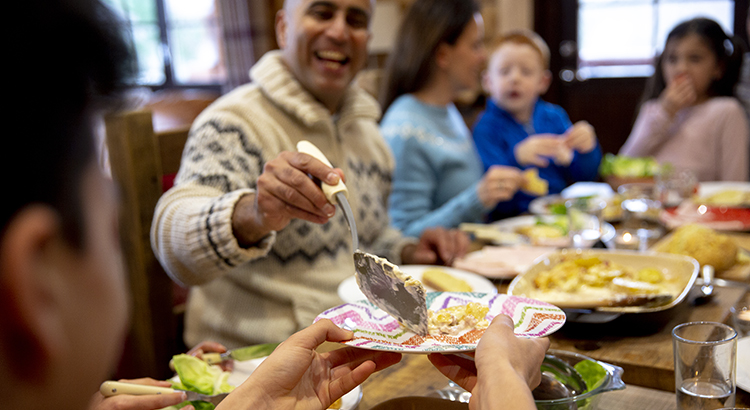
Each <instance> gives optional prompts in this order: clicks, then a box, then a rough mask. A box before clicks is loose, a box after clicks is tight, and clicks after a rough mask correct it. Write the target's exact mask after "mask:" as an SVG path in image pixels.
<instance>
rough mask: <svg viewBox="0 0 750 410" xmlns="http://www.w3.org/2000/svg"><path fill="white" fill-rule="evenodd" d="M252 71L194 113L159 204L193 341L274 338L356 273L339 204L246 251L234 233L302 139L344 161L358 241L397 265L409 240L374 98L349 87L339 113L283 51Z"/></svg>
mask: <svg viewBox="0 0 750 410" xmlns="http://www.w3.org/2000/svg"><path fill="white" fill-rule="evenodd" d="M250 75H251V78H252V80H253V82H252V83H251V84H248V85H245V86H242V87H240V88H238V89H236V90H234V91H232V92H231V93H229V94H227V95H226V96H224V97H222V98H220V99H219V100H217V101H216V102H215V103H214V104H213V105H211V106H210V107H209V108H208V109H206V110H205V111H204V112H203V113H202V114H201V115H200V116H199V117H198V118H197V119H196V121H195V123H194V124H193V127H192V129H191V132H190V138H189V140H188V142H187V145H186V147H185V151H184V153H183V157H182V164H181V167H180V171H179V173H178V174H177V178H176V180H175V186H174V187H173V188H172V189H170V190H169V191H168V192H166V193H165V194H164V195H163V196H162V198H161V199H160V201H159V203H158V205H157V207H156V214H155V216H154V222H153V227H152V231H151V241H152V244H153V247H154V251H155V252H156V255H157V257H158V258H159V260H160V261H161V263H162V265H163V266H164V267H165V268H166V269H167V271H168V272H169V274H170V276H171V277H172V278H173V279H174V280H176V281H178V282H180V283H182V284H185V285H190V286H192V288H191V291H190V297H189V299H188V307H187V314H186V330H185V339H186V342H187V343H188V345H195V344H197V343H198V342H200V341H202V340H207V339H211V340H216V341H219V342H221V343H224V344H225V345H226V346H227V347H237V346H242V345H248V344H254V343H263V342H272V341H276V342H278V341H281V340H284V339H285V338H287V337H288V336H289V335H291V334H292V333H294V332H295V331H297V330H299V329H301V328H303V327H306V326H308V325H309V324H311V323H312V320H313V319H314V318H315V316H316V315H317V314H319V313H321V312H322V311H324V310H325V309H327V308H330V307H333V306H336V305H338V304H340V303H341V300H340V299H339V297H338V296H337V293H336V290H337V287H338V284H339V283H340V282H341V281H342V280H344V279H346V278H347V277H349V276H351V275H353V273H354V265H353V261H352V244H351V237H350V235H349V232H348V226H347V224H346V221H345V219H344V217H343V214H342V212H340V211H337V212H336V215H335V216H334V217H333V218H331V220H330V221H329V222H328V223H326V224H324V225H318V224H314V223H310V222H306V221H302V220H293V221H292V222H291V223H290V224H289V225H288V226H287V227H286V228H284V229H283V230H281V231H278V232H272V233H271V234H270V235H269V236H267V237H266V238H265V239H264V240H263V241H262V242H261V243H260V244H259V245H258V246H257V247H253V248H250V249H243V248H240V247H239V246H238V244H237V241H236V240H235V238H234V236H233V235H232V227H231V217H232V212H233V209H234V205H235V204H236V202H237V200H238V199H239V198H240V197H241V196H243V195H246V194H248V193H252V192H254V189H255V186H256V181H257V179H258V176H259V175H260V174H261V172H262V171H263V166H264V164H265V163H266V161H269V160H271V159H273V158H275V157H276V156H277V155H278V154H279V153H280V152H281V151H294V150H295V146H296V143H297V142H298V141H300V140H302V139H307V140H309V141H311V142H312V143H314V144H315V145H317V146H318V147H319V148H320V149H321V150H322V151H323V152H324V153H325V155H326V156H327V157H328V159H329V160H330V161H331V163H332V164H333V165H334V166H335V167H338V168H341V169H342V170H343V171H344V173H345V175H346V185H347V187H348V189H349V198H350V202H351V205H352V209H353V211H354V215H355V218H356V220H357V228H358V231H359V236H360V246H361V247H363V248H364V249H367V250H369V251H371V252H374V253H377V254H380V255H381V256H385V257H387V258H389V259H390V260H391V261H393V262H396V263H399V262H400V260H399V253H400V250H401V249H402V247H403V246H404V245H405V244H406V243H407V242H410V241H413V240H412V239H408V238H403V237H402V236H401V235H400V233H399V232H398V231H396V230H394V229H393V228H389V223H388V212H387V209H386V206H387V203H388V194H389V192H390V188H391V173H392V171H393V167H394V164H393V159H392V156H391V153H390V151H389V149H388V146H387V144H386V143H385V141H384V140H383V139H382V137H381V136H380V134H379V131H378V125H377V122H376V121H377V119H378V117H379V115H380V109H379V107H378V105H377V103H376V102H375V101H374V99H372V98H371V97H370V96H369V95H368V94H366V93H365V92H364V91H362V90H361V89H359V88H356V87H353V86H352V87H350V89H349V90H348V91H347V93H346V96H345V97H344V102H343V105H342V108H341V109H340V110H339V112H338V113H337V115H336V116H335V117H333V118H332V116H331V115H330V114H329V112H328V111H327V110H326V109H325V107H324V106H323V105H322V104H320V103H319V102H318V101H316V100H315V99H314V98H313V97H312V96H311V95H310V94H309V93H308V92H307V91H305V90H304V89H303V88H302V86H301V85H300V84H299V83H298V82H297V81H296V80H295V79H294V77H293V76H292V74H291V73H290V72H289V71H288V69H287V68H286V66H285V64H284V63H283V61H282V59H281V56H280V55H279V53H278V52H271V53H268V54H267V55H266V56H264V57H263V58H262V59H261V60H260V61H259V62H258V63H257V64H256V66H255V67H253V69H252V70H251V71H250Z"/></svg>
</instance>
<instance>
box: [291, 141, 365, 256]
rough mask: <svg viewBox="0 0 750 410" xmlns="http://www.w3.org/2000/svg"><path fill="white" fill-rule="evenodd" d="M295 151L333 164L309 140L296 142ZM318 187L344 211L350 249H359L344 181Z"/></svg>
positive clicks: (327, 163)
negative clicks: (350, 241) (349, 236)
mask: <svg viewBox="0 0 750 410" xmlns="http://www.w3.org/2000/svg"><path fill="white" fill-rule="evenodd" d="M297 151H299V152H302V153H305V154H307V155H310V156H311V157H313V158H315V159H317V160H318V161H320V162H322V163H324V164H326V165H328V166H329V167H331V168H333V165H331V162H330V161H328V158H326V156H325V155H324V154H323V152H321V151H320V149H318V147H316V146H315V145H314V144H313V143H311V142H310V141H304V140H303V141H300V142H298V143H297ZM320 188H321V189H322V190H323V193H324V194H325V195H326V198H327V199H328V201H329V202H331V203H338V204H339V208H341V210H342V211H343V212H344V217H345V218H346V223H348V224H349V232H351V234H352V250H357V249H359V237H358V236H357V225H356V223H355V222H354V213H353V212H352V207H351V206H350V205H349V200H348V199H347V197H348V195H349V191H348V190H347V189H346V185H344V181H342V180H341V179H339V183H338V184H336V185H329V184H326V183H321V184H320Z"/></svg>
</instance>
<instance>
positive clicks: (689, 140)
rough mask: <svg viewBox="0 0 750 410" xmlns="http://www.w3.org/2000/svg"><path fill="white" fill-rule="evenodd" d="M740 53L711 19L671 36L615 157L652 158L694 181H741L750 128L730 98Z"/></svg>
mask: <svg viewBox="0 0 750 410" xmlns="http://www.w3.org/2000/svg"><path fill="white" fill-rule="evenodd" d="M742 54H743V46H742V44H741V43H740V42H739V41H736V40H733V39H730V38H729V37H728V36H727V35H726V33H725V32H724V29H722V28H721V26H720V25H719V24H718V23H716V22H715V21H713V20H710V19H706V18H696V19H693V20H689V21H686V22H683V23H681V24H679V25H677V26H676V27H675V28H674V29H672V31H671V32H670V33H669V35H668V36H667V41H666V45H665V47H664V52H663V53H662V54H661V56H659V58H658V59H657V60H656V64H655V70H654V75H653V76H652V77H651V79H650V80H649V84H648V86H647V87H646V92H645V93H644V98H643V100H644V102H643V103H642V105H641V108H640V112H639V113H638V118H637V119H636V121H635V125H634V126H633V130H632V132H631V133H630V136H629V137H628V140H627V141H626V142H625V145H623V147H622V149H620V153H621V154H625V155H630V156H635V157H642V156H654V157H655V158H656V159H657V160H658V161H659V162H660V163H671V164H672V165H673V166H674V167H675V168H677V169H685V170H692V171H693V172H694V173H695V175H696V176H697V178H698V180H699V181H747V179H748V171H749V169H748V139H749V138H750V137H749V136H748V132H749V131H748V122H747V117H746V116H745V111H744V110H743V107H742V105H741V104H740V102H739V101H738V100H737V99H736V98H735V97H734V87H735V85H736V84H737V81H738V79H739V74H740V65H741V63H742Z"/></svg>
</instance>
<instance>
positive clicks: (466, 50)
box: [380, 0, 521, 236]
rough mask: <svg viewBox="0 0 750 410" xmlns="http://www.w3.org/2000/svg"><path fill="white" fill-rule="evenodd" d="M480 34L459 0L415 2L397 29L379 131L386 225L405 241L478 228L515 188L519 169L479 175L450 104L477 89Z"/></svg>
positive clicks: (474, 15) (471, 10)
mask: <svg viewBox="0 0 750 410" xmlns="http://www.w3.org/2000/svg"><path fill="white" fill-rule="evenodd" d="M483 35H484V27H483V23H482V17H481V15H480V14H479V7H478V5H477V4H476V3H475V2H474V1H465V0H417V1H416V2H414V4H413V5H412V7H411V8H410V9H409V12H408V13H407V15H406V17H405V18H404V24H402V26H401V28H400V31H399V35H398V37H397V38H398V42H397V44H396V46H395V49H394V50H393V52H392V53H391V57H390V59H389V61H388V63H387V67H386V73H385V78H384V89H383V90H382V92H381V96H382V99H381V103H382V105H383V109H384V110H385V115H384V116H383V119H382V121H381V123H380V129H381V132H382V133H383V136H384V137H385V138H386V140H387V141H388V143H389V144H390V146H391V148H392V150H393V154H394V156H395V158H396V170H395V172H394V174H393V191H392V194H391V196H390V199H389V212H390V217H391V222H392V223H393V224H394V225H395V226H396V227H397V228H399V229H401V230H402V231H403V232H404V234H406V235H409V236H419V234H420V233H421V232H422V231H423V230H424V229H425V228H429V227H434V226H443V227H456V226H458V225H459V224H460V223H461V222H480V221H482V220H483V218H484V216H485V215H486V213H487V212H489V211H490V210H491V209H493V208H494V207H495V205H497V203H498V202H500V201H505V200H508V199H510V198H512V197H513V195H514V194H515V192H516V191H517V190H518V187H519V184H520V182H521V174H520V171H519V170H518V169H517V168H512V167H504V166H498V167H492V168H490V169H488V170H487V172H486V173H484V169H483V166H482V161H481V159H480V158H479V155H478V153H477V151H476V148H475V147H474V143H473V142H472V139H471V132H470V131H469V129H468V127H467V126H466V124H465V123H464V121H463V119H462V117H461V115H460V114H459V112H458V110H457V109H456V107H455V106H454V105H453V101H454V100H455V99H456V98H457V97H458V96H459V95H460V93H462V92H464V91H467V90H472V89H476V88H477V87H478V85H479V80H480V78H481V71H482V68H483V65H484V62H485V60H486V53H485V50H484V45H483V42H482V40H483Z"/></svg>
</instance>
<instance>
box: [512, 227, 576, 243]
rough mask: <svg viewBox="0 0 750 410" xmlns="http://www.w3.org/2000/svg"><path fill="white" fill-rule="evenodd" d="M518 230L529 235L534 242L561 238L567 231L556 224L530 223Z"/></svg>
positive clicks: (517, 230)
mask: <svg viewBox="0 0 750 410" xmlns="http://www.w3.org/2000/svg"><path fill="white" fill-rule="evenodd" d="M516 232H518V233H520V234H521V235H524V236H527V237H528V238H529V239H531V241H532V242H535V241H539V240H542V239H550V238H561V237H563V236H565V231H564V230H563V229H562V228H560V227H559V226H554V225H529V226H521V227H518V228H517V229H516Z"/></svg>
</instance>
